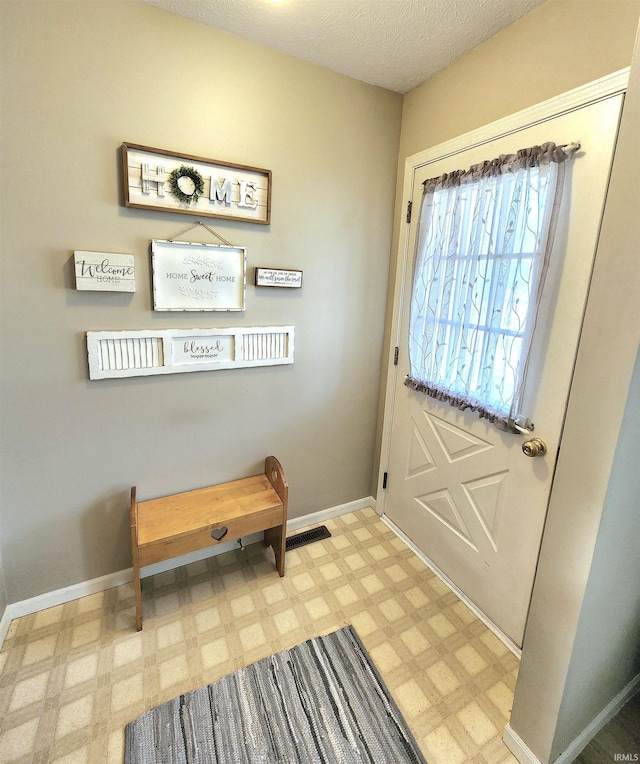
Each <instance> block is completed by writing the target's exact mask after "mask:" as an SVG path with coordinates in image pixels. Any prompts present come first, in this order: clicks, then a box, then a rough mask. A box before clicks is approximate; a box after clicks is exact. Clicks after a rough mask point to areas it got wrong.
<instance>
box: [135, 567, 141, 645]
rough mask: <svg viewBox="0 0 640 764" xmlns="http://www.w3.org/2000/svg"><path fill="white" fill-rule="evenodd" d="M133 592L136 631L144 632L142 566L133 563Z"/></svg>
mask: <svg viewBox="0 0 640 764" xmlns="http://www.w3.org/2000/svg"><path fill="white" fill-rule="evenodd" d="M133 591H134V593H135V595H136V630H137V631H142V590H141V588H140V566H139V565H138V561H137V560H134V561H133Z"/></svg>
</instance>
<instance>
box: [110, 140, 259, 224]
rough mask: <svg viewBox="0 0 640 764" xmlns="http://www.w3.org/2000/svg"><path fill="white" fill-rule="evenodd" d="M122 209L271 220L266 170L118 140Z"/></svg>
mask: <svg viewBox="0 0 640 764" xmlns="http://www.w3.org/2000/svg"><path fill="white" fill-rule="evenodd" d="M122 177H123V183H124V204H125V207H138V208H145V209H152V210H161V211H162V212H182V213H184V214H186V215H200V216H203V215H206V216H209V217H215V218H225V219H227V220H241V221H243V222H247V223H262V224H263V225H268V224H269V223H270V222H271V170H264V169H262V168H259V167H250V166H248V165H242V164H232V163H230V162H219V161H218V160H216V159H205V158H204V157H198V156H193V155H192V154H175V153H174V152H171V151H165V150H164V149H153V148H150V147H149V146H140V145H138V144H135V143H123V144H122Z"/></svg>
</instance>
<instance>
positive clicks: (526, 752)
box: [502, 674, 640, 764]
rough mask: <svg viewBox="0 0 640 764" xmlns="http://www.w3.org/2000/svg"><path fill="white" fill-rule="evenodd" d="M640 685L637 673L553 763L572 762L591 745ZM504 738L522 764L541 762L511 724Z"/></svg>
mask: <svg viewBox="0 0 640 764" xmlns="http://www.w3.org/2000/svg"><path fill="white" fill-rule="evenodd" d="M639 686H640V674H636V676H634V678H633V679H632V680H631V681H630V682H629V684H628V685H627V686H626V687H624V688H623V689H622V690H621V691H620V692H619V693H618V694H617V695H616V696H615V698H613V700H612V701H611V702H610V703H608V704H607V705H606V706H605V707H604V708H603V709H602V711H600V713H599V714H598V715H597V716H596V718H595V719H594V720H593V721H592V722H591V724H589V725H588V726H587V727H585V728H584V729H583V730H582V732H581V733H580V734H579V735H578V736H577V737H576V738H575V739H574V740H573V741H572V742H571V744H570V745H569V746H568V748H566V750H564V751H563V752H562V753H561V754H560V756H558V757H557V758H556V759H554V762H553V764H571V762H572V761H574V760H575V759H576V757H577V756H579V755H580V753H581V752H582V751H583V750H584V749H585V748H586V747H587V746H588V745H589V743H590V742H591V741H592V740H593V738H594V737H595V736H596V735H597V734H598V732H600V730H601V729H602V728H603V727H604V726H605V724H608V722H610V721H611V720H612V719H613V717H614V716H615V715H616V714H617V713H618V711H620V709H621V708H622V707H623V706H624V705H625V704H626V703H627V702H628V701H629V700H631V698H632V697H633V696H634V695H635V694H636V692H637V691H638V687H639ZM502 739H503V741H504V744H505V745H506V746H507V748H508V749H509V750H510V751H511V753H512V754H513V755H514V756H515V757H516V759H518V761H519V762H520V764H541V762H540V760H539V759H538V758H537V757H536V756H535V754H534V753H533V752H532V751H531V749H530V748H529V747H528V746H527V744H526V743H525V742H524V740H523V739H522V738H521V737H520V735H518V733H517V732H516V731H515V730H514V729H513V727H512V726H511V725H510V724H507V725H506V727H505V728H504V732H503V734H502Z"/></svg>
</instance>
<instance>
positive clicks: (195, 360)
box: [87, 326, 295, 379]
mask: <svg viewBox="0 0 640 764" xmlns="http://www.w3.org/2000/svg"><path fill="white" fill-rule="evenodd" d="M294 334H295V330H294V327H293V326H242V327H232V328H229V327H224V328H216V329H142V330H136V331H116V332H87V356H88V361H89V379H114V378H120V377H146V376H150V375H155V374H181V373H184V372H189V371H216V370H219V369H243V368H249V367H253V366H279V365H281V364H290V363H293V352H294Z"/></svg>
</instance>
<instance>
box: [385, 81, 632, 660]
mask: <svg viewBox="0 0 640 764" xmlns="http://www.w3.org/2000/svg"><path fill="white" fill-rule="evenodd" d="M621 104H622V96H621V95H616V96H612V97H609V98H605V99H603V100H601V101H599V102H596V103H594V104H590V105H589V106H586V107H583V108H581V109H577V110H575V111H571V112H570V113H568V114H564V115H562V116H559V117H555V118H553V119H550V120H547V121H545V122H543V123H541V124H537V125H535V126H532V127H527V128H525V129H523V130H520V131H517V132H515V133H513V134H510V135H508V136H507V137H503V138H500V139H497V140H494V141H490V142H488V143H484V144H483V145H482V146H478V147H474V148H471V149H467V150H466V151H464V152H461V153H457V154H456V155H455V156H450V157H447V158H444V159H441V160H437V161H434V162H430V163H429V164H427V165H424V166H423V167H420V168H417V171H416V172H415V175H414V179H413V194H412V199H413V207H414V214H413V220H412V224H411V228H410V231H409V243H408V248H407V251H408V252H409V253H411V254H410V256H411V257H412V256H413V251H414V246H415V236H416V229H417V223H418V219H419V207H420V202H421V196H422V187H421V184H422V181H424V180H425V179H426V178H432V177H435V176H438V175H440V174H442V173H443V172H450V171H452V170H455V169H464V168H466V167H469V166H470V165H472V164H475V163H477V162H480V161H482V160H484V159H487V158H491V157H494V156H498V155H499V154H506V153H515V152H516V151H517V150H518V149H520V148H524V147H527V146H532V145H536V144H541V143H545V142H547V141H553V142H554V143H556V144H559V145H560V144H567V143H573V142H576V141H578V142H580V144H581V150H580V152H579V153H578V154H577V156H576V157H575V158H574V159H573V160H572V162H570V163H569V165H568V168H567V176H566V181H565V189H564V194H563V203H562V211H561V217H560V220H559V223H558V228H557V231H556V237H555V243H554V249H553V252H552V255H551V264H550V268H549V271H548V274H547V279H546V283H545V292H544V295H543V299H542V304H541V306H540V314H539V315H540V317H539V320H538V328H537V330H536V335H535V337H534V345H533V347H532V352H531V361H530V374H529V377H528V381H527V389H526V393H525V399H524V406H525V408H524V409H523V411H522V413H523V414H524V415H525V416H528V417H529V418H530V419H531V420H532V421H533V422H534V424H535V435H536V436H538V437H540V438H542V439H543V440H544V441H545V442H546V444H547V447H548V453H547V454H546V455H545V456H544V457H537V458H527V457H526V456H525V455H524V454H523V452H522V443H523V442H524V440H525V439H526V436H524V435H523V436H519V435H513V434H511V433H503V432H500V431H499V430H497V429H496V428H495V427H494V426H493V425H492V424H491V423H489V422H487V420H484V419H479V418H478V416H477V414H474V413H470V412H461V411H459V410H457V409H455V408H452V407H451V406H449V405H447V404H444V403H441V402H439V401H437V400H434V399H432V398H429V397H427V396H425V395H423V394H422V393H419V392H415V391H414V390H411V389H409V388H407V387H406V386H405V385H404V384H403V382H404V378H405V376H406V374H407V373H408V370H409V366H408V352H407V324H408V317H409V302H410V299H411V285H410V283H407V284H406V287H405V290H404V296H403V301H402V306H401V315H400V323H399V327H400V329H399V337H400V341H399V348H400V350H399V360H398V372H397V379H396V385H395V391H394V394H393V420H392V425H391V436H390V446H389V463H388V468H387V471H388V484H387V489H386V494H385V500H384V507H385V509H384V511H385V514H386V515H387V516H388V517H389V518H390V519H391V520H392V521H393V522H394V523H395V524H396V525H397V526H398V527H399V528H400V529H401V530H402V531H403V532H404V533H405V534H406V535H407V536H408V537H409V538H410V539H411V540H412V541H413V542H414V543H415V544H416V546H418V547H419V548H420V549H421V550H422V551H423V552H424V554H425V555H426V557H427V558H429V559H430V560H431V561H432V562H433V563H435V564H436V565H437V566H438V567H439V568H440V569H441V570H442V571H443V572H444V573H445V575H446V576H447V577H448V578H450V579H451V580H452V581H453V583H454V584H455V585H456V586H457V587H458V588H459V589H460V590H462V591H463V592H464V593H465V595H466V596H467V597H468V598H469V599H470V600H472V601H473V602H474V603H475V604H476V605H477V606H478V607H479V608H480V610H482V611H483V612H484V613H485V614H486V615H487V616H488V617H489V619H491V620H492V621H493V622H494V623H495V624H496V625H497V626H498V627H499V628H500V629H501V630H502V631H504V632H505V633H506V634H507V635H508V636H509V637H510V638H511V639H512V640H513V641H514V642H515V643H516V644H518V645H521V644H522V636H523V633H524V625H525V621H526V616H527V611H528V606H529V600H530V596H531V589H532V585H533V577H534V574H535V567H536V562H537V558H538V550H539V546H540V541H541V536H542V531H543V527H544V520H545V515H546V508H547V504H548V498H549V493H550V490H551V481H552V478H553V469H554V465H555V460H556V456H557V451H558V448H559V443H560V437H561V433H562V423H563V419H564V413H565V408H566V402H567V398H568V392H569V387H570V383H571V374H572V370H573V364H574V359H575V354H576V349H577V343H578V339H579V335H580V328H581V324H582V315H583V311H584V305H585V301H586V298H587V292H588V287H589V279H590V275H591V269H592V264H593V257H594V253H595V249H596V244H597V236H598V232H599V226H600V220H601V216H602V210H603V206H604V200H605V195H606V189H607V183H608V178H609V171H610V166H611V160H612V155H613V148H614V145H615V138H616V133H617V125H618V121H619V116H620V109H621ZM407 272H409V273H410V272H411V264H409V265H408V268H407Z"/></svg>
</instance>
